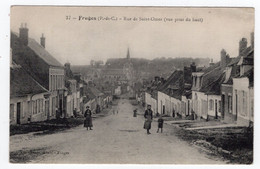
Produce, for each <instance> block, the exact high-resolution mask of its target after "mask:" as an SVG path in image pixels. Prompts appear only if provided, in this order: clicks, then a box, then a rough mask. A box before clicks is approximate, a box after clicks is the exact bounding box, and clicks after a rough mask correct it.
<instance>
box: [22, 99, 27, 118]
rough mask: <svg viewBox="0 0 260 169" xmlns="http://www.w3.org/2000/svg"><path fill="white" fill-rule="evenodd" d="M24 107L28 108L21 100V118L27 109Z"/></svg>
mask: <svg viewBox="0 0 260 169" xmlns="http://www.w3.org/2000/svg"><path fill="white" fill-rule="evenodd" d="M26 109H28V107H27V104H26V102H22V104H21V110H22V112H21V113H22V118H24V117H25V112H26V111H27V110H26Z"/></svg>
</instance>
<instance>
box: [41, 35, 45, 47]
mask: <svg viewBox="0 0 260 169" xmlns="http://www.w3.org/2000/svg"><path fill="white" fill-rule="evenodd" d="M41 45H42V47H44V48H45V37H44V34H42V37H41Z"/></svg>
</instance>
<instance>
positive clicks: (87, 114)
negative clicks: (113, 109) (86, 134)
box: [84, 106, 93, 130]
mask: <svg viewBox="0 0 260 169" xmlns="http://www.w3.org/2000/svg"><path fill="white" fill-rule="evenodd" d="M91 116H92V113H91V110H90V109H89V106H87V107H86V111H85V114H84V117H85V118H86V119H85V121H84V127H86V128H87V130H88V128H89V129H90V130H92V128H91V127H93V124H92V117H91Z"/></svg>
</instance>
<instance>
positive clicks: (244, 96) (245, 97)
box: [242, 91, 247, 115]
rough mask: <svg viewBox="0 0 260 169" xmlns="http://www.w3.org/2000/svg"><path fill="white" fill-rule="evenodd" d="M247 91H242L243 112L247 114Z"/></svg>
mask: <svg viewBox="0 0 260 169" xmlns="http://www.w3.org/2000/svg"><path fill="white" fill-rule="evenodd" d="M246 101H247V93H246V92H245V91H242V103H243V109H242V110H243V112H244V114H245V115H247V102H246Z"/></svg>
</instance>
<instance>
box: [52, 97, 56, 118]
mask: <svg viewBox="0 0 260 169" xmlns="http://www.w3.org/2000/svg"><path fill="white" fill-rule="evenodd" d="M51 104H52V114H51V115H54V114H55V108H56V97H53V98H52V100H51Z"/></svg>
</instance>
